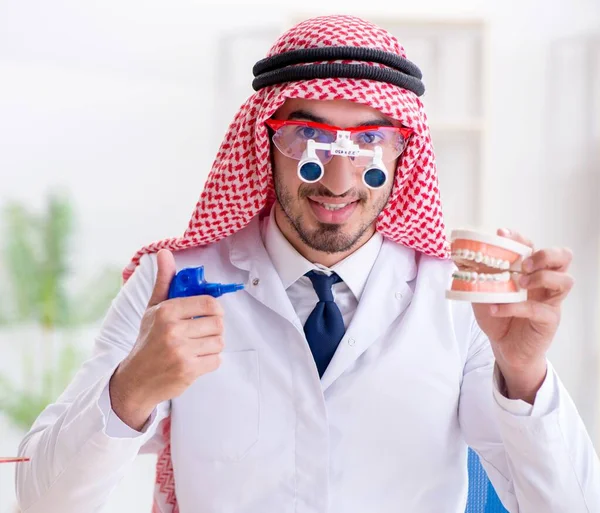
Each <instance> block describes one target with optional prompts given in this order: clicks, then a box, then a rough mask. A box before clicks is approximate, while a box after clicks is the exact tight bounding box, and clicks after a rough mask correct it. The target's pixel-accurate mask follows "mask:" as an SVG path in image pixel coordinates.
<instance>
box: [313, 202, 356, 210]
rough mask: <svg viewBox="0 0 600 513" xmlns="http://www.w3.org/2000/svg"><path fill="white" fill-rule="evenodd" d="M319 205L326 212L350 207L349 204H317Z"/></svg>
mask: <svg viewBox="0 0 600 513" xmlns="http://www.w3.org/2000/svg"><path fill="white" fill-rule="evenodd" d="M319 205H321V206H322V207H323V208H326V209H327V210H339V209H340V208H344V207H347V206H348V205H350V203H339V204H336V203H321V202H319Z"/></svg>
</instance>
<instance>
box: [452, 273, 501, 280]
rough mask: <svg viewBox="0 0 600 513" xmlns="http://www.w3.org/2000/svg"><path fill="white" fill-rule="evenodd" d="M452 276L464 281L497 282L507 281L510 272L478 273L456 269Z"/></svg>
mask: <svg viewBox="0 0 600 513" xmlns="http://www.w3.org/2000/svg"><path fill="white" fill-rule="evenodd" d="M452 277H453V278H455V279H457V280H464V281H480V282H486V281H495V282H507V281H508V280H510V273H495V274H487V273H476V272H471V271H456V272H454V273H453V274H452Z"/></svg>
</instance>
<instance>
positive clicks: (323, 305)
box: [304, 271, 346, 376]
mask: <svg viewBox="0 0 600 513" xmlns="http://www.w3.org/2000/svg"><path fill="white" fill-rule="evenodd" d="M305 276H308V277H309V278H310V281H311V282H312V284H313V287H314V288H315V292H316V293H317V296H318V297H319V302H318V303H317V304H316V306H315V308H314V310H313V311H312V312H311V313H310V315H309V316H308V319H307V320H306V323H305V324H304V333H305V334H306V340H308V345H309V346H310V350H311V351H312V354H313V357H314V359H315V363H316V364H317V369H318V370H319V376H323V373H324V372H325V369H326V368H327V366H328V365H329V362H330V361H331V358H332V357H333V354H334V353H335V350H336V349H337V346H338V344H339V343H340V340H342V337H343V336H344V332H345V331H346V329H345V328H344V319H343V317H342V313H341V312H340V309H339V308H338V306H337V305H336V304H335V302H334V301H333V292H332V291H331V287H332V285H333V284H334V283H337V282H339V281H342V279H341V278H340V277H339V276H338V275H337V274H335V273H333V274H331V275H330V276H327V275H326V274H322V273H318V272H315V271H310V272H308V273H306V275H305Z"/></svg>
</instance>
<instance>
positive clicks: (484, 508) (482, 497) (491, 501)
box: [465, 449, 509, 513]
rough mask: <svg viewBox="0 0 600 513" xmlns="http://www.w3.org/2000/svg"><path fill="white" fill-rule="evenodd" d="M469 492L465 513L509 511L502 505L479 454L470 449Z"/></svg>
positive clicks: (503, 512)
mask: <svg viewBox="0 0 600 513" xmlns="http://www.w3.org/2000/svg"><path fill="white" fill-rule="evenodd" d="M468 468H469V492H468V496H467V508H466V509H465V513H509V512H508V510H507V509H506V508H505V507H504V506H503V505H502V502H500V499H499V498H498V495H497V494H496V491H495V490H494V487H493V486H492V483H491V481H490V480H489V478H488V476H487V474H486V472H485V469H484V468H483V466H482V465H481V463H480V461H479V456H477V453H476V452H475V451H473V450H472V449H469V460H468Z"/></svg>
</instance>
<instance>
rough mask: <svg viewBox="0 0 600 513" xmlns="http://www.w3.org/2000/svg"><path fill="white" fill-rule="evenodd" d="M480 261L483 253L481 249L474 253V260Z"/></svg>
mask: <svg viewBox="0 0 600 513" xmlns="http://www.w3.org/2000/svg"><path fill="white" fill-rule="evenodd" d="M482 261H483V254H482V253H481V251H478V252H477V253H475V262H477V263H478V264H480V263H481V262H482Z"/></svg>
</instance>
